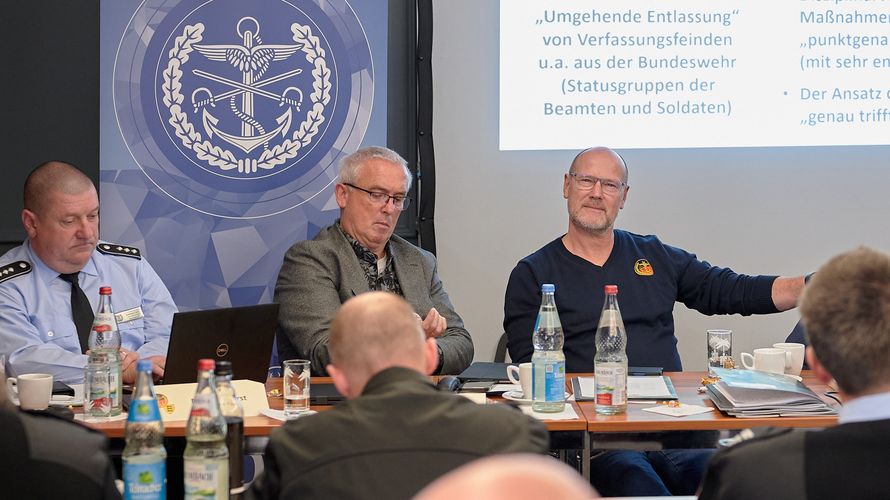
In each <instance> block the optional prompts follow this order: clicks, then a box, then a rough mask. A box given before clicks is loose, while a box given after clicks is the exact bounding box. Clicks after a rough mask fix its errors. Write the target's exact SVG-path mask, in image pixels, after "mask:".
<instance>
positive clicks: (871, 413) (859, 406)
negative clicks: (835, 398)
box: [838, 392, 890, 424]
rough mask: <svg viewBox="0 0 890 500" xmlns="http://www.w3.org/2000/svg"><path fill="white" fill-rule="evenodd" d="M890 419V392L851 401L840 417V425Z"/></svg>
mask: <svg viewBox="0 0 890 500" xmlns="http://www.w3.org/2000/svg"><path fill="white" fill-rule="evenodd" d="M886 419H890V392H881V393H878V394H871V395H868V396H862V397H858V398H855V399H851V400H850V401H847V402H845V403H844V406H843V408H841V411H840V415H838V423H839V424H850V423H853V422H871V421H874V420H886Z"/></svg>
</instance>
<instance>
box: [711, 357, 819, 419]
mask: <svg viewBox="0 0 890 500" xmlns="http://www.w3.org/2000/svg"><path fill="white" fill-rule="evenodd" d="M712 369H713V370H714V371H715V372H716V373H717V376H719V377H720V380H719V381H718V382H716V383H714V384H710V385H708V386H707V392H708V396H709V397H710V398H711V401H713V402H714V405H715V406H716V407H717V408H719V409H720V410H721V411H725V412H726V413H728V414H730V415H734V416H736V417H779V416H781V417H790V416H808V415H835V414H836V413H837V412H836V411H835V410H834V409H833V408H832V407H830V406H829V405H827V404H826V403H825V402H824V401H822V399H820V398H819V396H817V395H816V394H815V393H814V392H813V391H811V390H810V389H808V388H807V387H806V386H805V385H803V384H802V383H800V382H799V381H797V380H795V379H793V378H790V377H786V376H784V375H779V374H775V373H768V372H762V371H756V370H728V369H724V368H712Z"/></svg>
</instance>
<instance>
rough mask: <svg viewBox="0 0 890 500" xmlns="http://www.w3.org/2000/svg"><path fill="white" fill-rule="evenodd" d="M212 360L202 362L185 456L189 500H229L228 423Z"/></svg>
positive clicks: (187, 496) (188, 426) (186, 430)
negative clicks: (223, 411)
mask: <svg viewBox="0 0 890 500" xmlns="http://www.w3.org/2000/svg"><path fill="white" fill-rule="evenodd" d="M214 365H215V363H214V362H213V360H212V359H201V360H198V389H197V390H196V391H195V398H194V399H193V400H192V410H191V412H190V413H189V419H188V423H187V424H186V429H185V438H186V441H187V443H186V445H185V451H184V452H183V454H182V459H183V469H184V470H183V472H184V474H183V476H184V477H183V482H184V483H185V498H186V500H189V499H193V500H198V499H201V500H210V499H216V500H220V499H227V498H229V450H228V448H226V420H225V418H223V416H222V413H221V412H220V409H219V400H218V399H217V397H216V382H215V380H214V377H213V369H214Z"/></svg>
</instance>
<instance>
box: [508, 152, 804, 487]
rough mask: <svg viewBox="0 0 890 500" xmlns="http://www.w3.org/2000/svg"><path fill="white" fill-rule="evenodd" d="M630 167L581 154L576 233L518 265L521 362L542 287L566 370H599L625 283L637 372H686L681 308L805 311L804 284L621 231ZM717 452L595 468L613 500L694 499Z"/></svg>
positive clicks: (573, 173) (515, 327)
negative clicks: (609, 289)
mask: <svg viewBox="0 0 890 500" xmlns="http://www.w3.org/2000/svg"><path fill="white" fill-rule="evenodd" d="M629 191H630V185H629V184H628V170H627V164H626V163H625V162H624V160H623V159H622V158H621V156H620V155H618V153H616V152H615V151H612V150H611V149H609V148H604V147H596V148H590V149H586V150H584V151H581V152H580V153H579V154H578V155H577V156H576V157H575V159H574V161H572V164H571V166H570V167H569V171H568V172H567V173H565V174H564V175H563V186H562V195H563V198H565V199H566V206H567V208H568V216H569V217H568V219H569V224H568V230H567V232H566V233H565V234H564V235H562V236H560V237H559V238H556V239H555V240H553V241H551V242H550V243H548V244H547V245H545V246H544V247H543V248H541V249H539V250H538V251H536V252H535V253H533V254H531V255H529V256H528V257H525V258H524V259H522V260H521V261H519V263H518V264H517V265H516V267H515V268H514V269H513V272H512V274H511V275H510V280H509V282H508V283H507V291H506V297H505V300H504V331H505V332H506V333H507V339H508V340H507V347H508V348H509V350H510V357H511V359H512V360H513V361H514V362H524V361H530V360H531V355H532V352H533V347H532V341H531V334H530V332H531V331H532V330H533V328H534V324H535V318H536V317H537V314H538V308H539V307H540V305H541V292H540V291H541V285H542V284H543V283H553V284H554V285H556V303H557V307H558V308H559V317H560V320H561V322H562V327H563V331H564V332H565V348H564V351H565V356H566V371H569V372H592V371H593V358H594V356H595V354H596V346H595V343H594V337H595V335H596V328H597V325H598V324H599V314H600V311H601V310H602V307H603V299H604V296H605V294H604V293H603V286H604V285H607V284H614V285H618V298H619V301H620V303H621V316H622V318H623V319H624V326H625V327H626V328H627V359H628V363H629V364H630V365H633V366H658V367H662V368H664V369H665V370H666V371H681V370H682V369H683V365H682V363H681V362H680V353H679V351H678V350H677V337H676V336H675V335H674V316H673V311H674V305H675V303H676V302H682V303H683V304H685V305H686V306H687V307H689V308H691V309H695V310H697V311H700V312H702V313H704V314H743V315H748V314H767V313H775V312H779V311H784V310H786V309H790V308H792V307H795V305H796V304H797V299H798V297H799V296H800V293H801V291H802V290H803V286H804V278H803V276H797V277H777V276H746V275H743V274H736V273H735V272H733V271H732V269H728V268H722V267H717V266H712V265H710V264H708V263H707V262H704V261H700V260H698V258H696V256H695V255H694V254H692V253H689V252H687V251H685V250H681V249H679V248H676V247H672V246H669V245H666V244H664V243H662V242H661V241H660V240H659V239H658V237H657V236H653V235H647V236H642V235H638V234H634V233H631V232H628V231H622V230H620V229H616V228H615V220H616V219H617V218H618V214H619V212H620V211H621V210H622V209H623V208H624V205H625V203H626V202H627V197H628V193H629ZM709 453H710V452H709V451H702V450H693V451H688V452H686V451H683V450H664V451H658V452H630V451H628V452H625V451H615V452H607V453H602V454H599V455H597V456H596V457H595V459H594V460H593V462H592V463H591V480H592V481H593V485H594V486H595V487H596V489H597V490H598V491H599V492H600V493H601V494H603V495H605V496H646V495H668V494H675V495H691V494H694V493H695V490H696V488H697V486H698V484H699V482H700V480H701V477H702V474H703V473H704V466H705V463H706V461H707V458H708V456H709Z"/></svg>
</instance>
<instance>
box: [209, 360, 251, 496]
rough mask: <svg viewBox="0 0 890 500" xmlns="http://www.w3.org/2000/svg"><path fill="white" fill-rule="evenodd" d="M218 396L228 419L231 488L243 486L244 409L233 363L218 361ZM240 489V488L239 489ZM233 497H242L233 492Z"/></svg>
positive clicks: (227, 437) (220, 405) (220, 406)
mask: <svg viewBox="0 0 890 500" xmlns="http://www.w3.org/2000/svg"><path fill="white" fill-rule="evenodd" d="M215 374H216V396H217V398H219V408H220V411H222V415H223V417H224V418H225V419H226V447H227V448H228V449H229V489H230V490H236V488H241V484H242V483H243V482H244V409H243V408H242V407H241V400H240V399H238V395H237V394H235V388H234V387H233V386H232V363H231V362H230V361H217V363H216V370H215ZM237 491H240V490H237ZM232 498H240V494H237V495H236V494H233V495H232Z"/></svg>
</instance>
